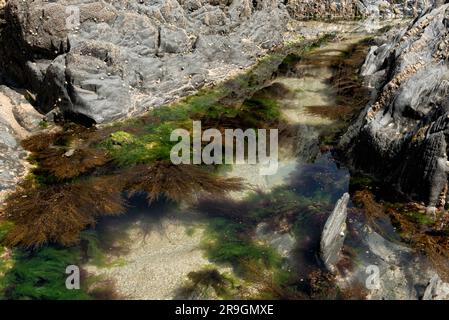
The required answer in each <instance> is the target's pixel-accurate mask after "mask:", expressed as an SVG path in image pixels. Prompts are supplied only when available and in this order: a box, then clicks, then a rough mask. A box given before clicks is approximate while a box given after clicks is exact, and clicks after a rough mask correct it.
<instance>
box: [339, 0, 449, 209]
mask: <svg viewBox="0 0 449 320" xmlns="http://www.w3.org/2000/svg"><path fill="white" fill-rule="evenodd" d="M378 42H379V43H378V44H377V45H376V46H373V47H372V48H371V50H370V53H369V55H368V57H367V59H366V62H365V65H364V66H363V67H362V70H361V73H362V75H363V76H365V79H366V82H367V84H368V85H369V86H370V87H371V88H372V89H373V99H372V101H371V103H370V104H369V105H368V106H367V107H366V108H365V110H364V111H363V112H362V114H361V115H360V117H359V118H358V119H357V121H356V122H355V123H354V124H353V125H352V126H351V128H350V129H349V131H348V132H347V133H346V134H345V135H344V136H343V138H342V140H341V145H340V146H341V149H342V150H343V151H344V153H345V157H346V158H347V160H348V163H349V164H350V166H351V167H352V168H353V169H355V170H362V171H364V172H365V173H368V174H371V175H373V176H375V177H377V178H378V179H380V180H382V181H384V182H386V183H388V184H391V185H394V186H395V187H396V189H397V190H399V191H400V192H402V193H404V194H405V195H407V196H408V197H410V198H411V199H413V200H417V201H422V202H424V203H425V204H426V205H428V206H429V207H431V208H434V207H441V208H442V207H444V206H445V203H446V197H447V191H448V172H449V162H448V156H447V153H448V143H447V142H448V141H449V140H448V135H449V103H448V102H449V100H448V99H447V98H448V90H449V81H448V80H449V68H448V57H449V5H448V4H446V5H442V6H440V7H438V8H436V9H433V10H432V11H430V10H429V11H428V12H426V13H425V14H423V15H422V16H421V17H420V18H419V19H416V20H415V21H413V23H412V24H411V25H410V26H409V27H407V28H405V29H403V30H399V31H398V30H392V32H390V33H389V34H388V35H387V36H384V37H382V38H380V39H378Z"/></svg>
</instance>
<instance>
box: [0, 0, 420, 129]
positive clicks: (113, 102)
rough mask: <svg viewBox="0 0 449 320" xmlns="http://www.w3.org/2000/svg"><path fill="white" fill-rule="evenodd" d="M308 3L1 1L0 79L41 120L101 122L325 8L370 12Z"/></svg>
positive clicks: (222, 65)
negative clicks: (30, 99)
mask: <svg viewBox="0 0 449 320" xmlns="http://www.w3.org/2000/svg"><path fill="white" fill-rule="evenodd" d="M316 2H317V1H306V0H302V1H288V2H285V1H281V0H257V1H250V0H151V1H149V0H142V1H135V0H121V1H117V0H108V1H90V0H59V1H53V2H48V1H44V0H34V1H31V0H10V1H8V4H7V5H6V7H5V8H4V9H2V10H1V11H0V73H3V77H4V78H5V79H6V80H7V81H8V83H9V84H13V85H16V86H21V87H24V88H27V89H29V90H30V91H32V92H33V93H34V94H35V95H36V100H37V106H38V109H39V111H41V112H42V113H44V114H49V115H53V114H57V113H61V114H62V115H64V116H66V117H67V118H73V119H75V120H79V121H81V122H90V123H104V122H110V121H113V120H116V119H120V118H125V117H129V116H133V115H136V114H140V113H143V112H145V111H146V110H148V109H149V108H154V107H159V106H161V105H163V104H167V103H170V102H172V101H174V100H176V99H178V98H180V97H183V96H186V95H189V94H191V93H193V92H195V91H196V90H198V89H200V88H202V87H203V86H205V85H207V84H208V83H210V82H213V81H218V80H223V79H224V78H225V77H226V75H227V74H230V73H231V72H232V71H235V70H239V69H240V68H245V67H248V66H250V65H252V64H253V63H254V62H255V61H256V59H257V57H258V56H260V55H262V54H263V53H264V52H266V50H269V49H271V48H273V47H274V46H276V45H279V44H282V43H283V42H284V41H285V40H286V39H285V36H286V33H287V32H288V31H292V30H290V29H289V28H290V27H291V24H290V22H291V21H292V19H295V18H297V17H300V16H309V17H310V16H314V15H315V16H316V14H318V15H319V14H324V13H325V12H327V11H326V10H328V9H329V8H332V10H333V11H332V14H331V16H333V17H335V18H337V17H340V16H341V15H342V16H343V17H345V18H351V19H352V18H353V16H354V13H355V12H356V11H357V10H358V9H357V8H358V7H357V6H361V7H364V8H365V7H366V6H367V5H368V4H369V5H376V4H378V3H380V2H379V1H378V0H376V1H355V0H354V1H328V0H326V1H318V2H319V4H316ZM393 2H394V3H395V2H396V1H393V0H391V1H388V2H387V3H393ZM335 3H336V7H335V8H334V4H335ZM420 3H421V2H420ZM317 8H319V10H321V11H319V12H318V13H317V12H316V10H317ZM323 8H324V9H323ZM401 8H402V7H400V8H399V9H398V10H399V12H400V13H399V15H403V14H404V12H405V11H404V10H402V9H401ZM420 8H421V7H420ZM76 9H78V10H79V25H78V24H77V23H74V22H76V16H77V15H76V14H75V15H74V14H73V12H74V10H75V11H76ZM421 9H422V8H421ZM323 10H324V11H323ZM365 11H366V14H368V15H370V14H372V12H371V11H370V10H365ZM320 12H321V13H320ZM325 16H326V17H328V12H327V13H326V14H325Z"/></svg>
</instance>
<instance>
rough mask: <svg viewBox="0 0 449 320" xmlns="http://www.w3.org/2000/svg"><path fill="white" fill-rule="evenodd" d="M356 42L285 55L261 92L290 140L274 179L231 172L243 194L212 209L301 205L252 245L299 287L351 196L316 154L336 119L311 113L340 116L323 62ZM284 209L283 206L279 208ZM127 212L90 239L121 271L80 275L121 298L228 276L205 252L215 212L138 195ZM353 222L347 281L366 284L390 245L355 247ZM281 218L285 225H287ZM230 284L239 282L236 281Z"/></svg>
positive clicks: (329, 161) (345, 178)
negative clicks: (273, 104) (271, 252)
mask: <svg viewBox="0 0 449 320" xmlns="http://www.w3.org/2000/svg"><path fill="white" fill-rule="evenodd" d="M363 38H364V35H363V34H357V33H354V34H350V35H349V36H348V37H347V38H344V39H339V40H336V41H333V42H330V43H328V44H326V45H323V46H322V47H321V48H318V49H314V50H313V51H312V52H310V53H307V54H306V55H305V56H301V57H299V56H294V55H293V56H287V57H286V58H285V60H284V63H282V64H281V65H280V66H279V69H278V71H277V72H276V73H275V75H276V76H275V77H274V78H272V79H271V80H270V82H269V83H267V85H266V87H265V88H264V92H267V90H268V92H271V93H272V98H273V99H276V101H277V102H278V103H279V105H280V106H281V113H282V117H283V118H284V119H285V120H286V121H287V122H288V123H289V125H290V126H291V127H292V128H293V136H289V137H288V138H285V137H281V139H287V140H284V141H283V140H281V141H280V145H281V149H280V156H279V168H278V171H277V173H276V174H274V175H271V176H262V175H260V174H259V169H260V167H259V165H249V164H243V165H234V166H232V168H230V169H229V168H228V170H224V171H223V173H222V174H223V175H226V176H230V177H241V178H244V179H245V182H246V183H247V185H248V188H247V189H245V190H244V191H242V192H234V193H232V194H231V195H230V197H231V199H232V200H233V203H232V206H231V202H229V200H226V201H228V202H226V201H224V202H217V203H218V206H219V205H220V203H222V205H223V206H225V207H226V206H228V205H229V206H231V207H229V208H227V210H230V211H232V210H234V209H235V210H237V211H239V210H240V211H243V214H245V213H246V212H245V210H247V211H248V212H249V211H250V210H252V209H254V208H253V207H252V206H253V204H252V203H251V201H250V200H248V199H252V198H254V197H255V196H258V195H259V197H262V198H263V197H266V198H267V199H275V200H276V201H278V202H280V203H282V202H283V200H284V198H283V197H290V198H294V199H296V200H298V201H299V202H300V205H299V208H300V209H295V210H296V211H295V210H294V211H293V212H287V213H285V212H275V214H274V216H273V217H265V218H264V219H262V220H261V221H259V222H257V225H253V226H251V228H250V229H251V230H252V231H251V235H250V236H251V239H252V241H253V242H254V243H263V244H264V245H268V246H271V247H272V248H274V249H275V250H276V251H277V252H278V254H279V255H280V256H282V257H283V258H284V263H283V267H282V268H283V269H284V270H288V272H289V273H290V274H292V275H293V276H294V277H295V278H297V279H300V281H301V282H302V281H304V279H306V278H307V277H308V275H309V274H310V273H311V272H312V271H316V270H322V268H323V266H322V264H321V262H320V259H319V256H318V255H319V254H318V253H319V242H320V235H321V232H322V229H323V226H324V223H325V221H326V219H327V217H328V215H329V214H330V212H331V211H332V209H333V206H334V205H335V203H336V201H337V200H338V199H339V198H340V197H341V196H342V195H343V194H344V193H345V192H348V190H349V180H350V174H349V172H348V170H347V169H346V168H344V167H342V166H341V165H340V164H339V163H338V162H337V161H336V160H335V159H334V157H333V155H332V152H331V151H330V148H322V146H320V143H321V142H320V137H322V136H323V135H326V134H328V133H329V132H334V131H338V130H340V129H341V128H342V122H341V120H333V119H330V118H327V117H325V116H320V113H319V112H310V110H313V108H314V107H320V108H321V109H322V108H325V109H326V108H329V109H332V108H338V106H337V103H336V92H335V90H334V88H333V87H332V86H331V84H330V82H329V79H330V78H331V77H332V75H333V74H334V71H335V70H334V69H333V68H332V66H331V65H330V63H329V61H331V60H332V58H335V57H337V56H339V55H341V54H342V52H345V50H347V49H348V48H349V47H350V46H351V45H352V44H354V43H357V42H359V41H360V40H362V39H363ZM260 195H263V196H260ZM218 200H220V199H217V201H218ZM288 201H290V200H288V199H287V198H286V199H285V202H286V203H288ZM268 203H270V202H269V201H268ZM130 205H131V208H130V210H129V212H128V213H127V214H126V215H124V216H123V217H119V218H108V219H104V221H102V222H100V223H99V225H98V228H97V230H98V232H97V234H96V237H97V238H98V239H99V243H100V245H101V246H102V249H103V250H104V251H105V253H106V254H107V256H108V257H109V258H110V261H114V260H115V261H116V260H117V259H118V260H119V261H121V262H122V263H112V264H109V265H108V266H106V267H105V266H98V265H97V266H94V265H93V263H92V261H91V262H90V263H87V264H86V266H85V267H86V269H87V270H88V271H89V272H90V273H92V274H96V275H102V276H104V277H106V278H108V279H112V280H114V281H115V287H116V290H117V292H118V293H119V294H120V295H121V296H122V297H127V298H132V299H171V298H175V297H177V296H178V292H179V288H180V287H182V286H183V285H184V284H185V283H186V279H187V275H188V274H189V273H190V272H192V271H200V270H203V269H204V267H207V266H209V267H210V266H212V267H214V268H217V269H218V270H219V271H222V272H230V273H232V272H233V268H232V263H217V261H213V260H210V259H209V258H208V256H207V254H206V251H205V250H204V248H205V247H204V243H205V238H204V237H205V233H206V232H207V230H208V225H209V223H210V222H212V221H213V218H212V217H213V216H214V215H213V214H214V212H211V211H214V210H216V209H214V208H213V207H212V208H207V209H206V210H205V212H207V213H208V214H209V216H210V215H211V213H212V217H210V218H208V215H206V216H204V213H205V212H198V211H197V210H196V209H195V208H194V207H192V206H189V205H187V204H183V205H181V206H180V207H176V206H174V205H171V204H168V203H165V202H163V201H159V202H157V203H154V204H152V205H151V206H148V204H147V202H146V199H145V197H144V196H138V197H134V198H133V199H131V201H130ZM269 205H270V204H268V206H269ZM350 206H351V205H350ZM206 207H207V206H206ZM242 208H243V209H242ZM268 209H271V210H276V209H275V208H268ZM200 211H201V210H200ZM203 211H204V210H203ZM278 213H279V214H281V216H280V217H278ZM350 216H351V219H352V221H350V224H349V230H350V233H351V234H350V235H349V236H348V240H347V241H346V245H345V246H346V249H347V250H352V251H354V252H355V254H353V260H354V261H355V264H356V267H355V269H356V270H355V271H353V273H352V274H349V275H348V279H349V280H348V279H346V280H347V281H349V282H350V283H353V282H354V279H355V281H358V282H363V281H364V278H363V277H364V276H365V275H364V269H363V267H364V264H363V263H365V262H366V261H369V263H378V259H379V255H374V256H373V255H371V254H370V250H374V251H376V250H377V252H381V253H382V252H387V251H388V250H387V249H391V248H389V247H388V246H389V244H388V243H387V244H385V243H381V244H379V245H377V246H375V247H373V248H370V247H369V246H367V245H365V244H362V243H361V241H362V240H361V237H360V236H359V234H365V233H364V232H365V230H362V228H363V227H364V223H363V217H357V216H353V215H351V214H350ZM279 219H280V220H281V221H280V222H279V221H278V220H279ZM282 219H284V220H288V222H286V223H284V222H283V220H282ZM381 223H382V228H383V229H385V230H386V231H387V233H388V234H389V235H390V236H391V237H392V238H395V239H397V235H396V234H395V231H394V230H393V228H392V226H391V223H390V222H389V221H383V222H381ZM270 225H275V227H273V226H270ZM285 225H286V226H285ZM368 236H370V237H375V236H376V234H375V233H372V232H371V231H369V232H368ZM362 238H363V237H362ZM376 239H377V238H376ZM378 242H379V241H378ZM382 250H384V251H382ZM386 250H387V251H386ZM394 250H396V249H395V248H393V249H392V250H390V251H391V252H393V251H394ZM398 250H399V249H397V250H396V251H398ZM401 250H402V249H401ZM404 250H405V249H404ZM390 251H388V252H390ZM405 251H406V250H405ZM381 255H382V254H380V256H381ZM376 259H377V260H376ZM361 261H365V262H361ZM357 264H358V265H357ZM234 276H235V277H238V275H237V274H235V275H234ZM346 280H345V281H346ZM298 287H299V288H300V287H301V285H299V286H298ZM404 290H406V289H404Z"/></svg>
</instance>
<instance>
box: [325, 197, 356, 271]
mask: <svg viewBox="0 0 449 320" xmlns="http://www.w3.org/2000/svg"><path fill="white" fill-rule="evenodd" d="M348 202H349V194H348V193H345V194H344V195H343V197H341V199H340V200H338V201H337V204H336V205H335V208H334V211H332V214H331V215H330V216H329V218H328V220H327V221H326V224H325V225H324V230H323V234H322V236H321V242H320V255H321V259H322V260H323V262H324V265H325V266H326V268H327V269H328V270H329V271H331V272H334V271H335V265H336V263H337V262H338V260H339V258H340V251H341V248H342V247H343V242H344V240H345V235H346V217H347V215H348V210H347V209H348Z"/></svg>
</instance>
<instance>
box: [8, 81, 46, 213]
mask: <svg viewBox="0 0 449 320" xmlns="http://www.w3.org/2000/svg"><path fill="white" fill-rule="evenodd" d="M41 119H42V116H41V115H40V114H39V113H38V112H37V111H36V110H34V108H33V107H32V106H31V105H30V104H29V103H28V102H27V101H26V100H25V99H24V98H23V97H22V96H21V95H20V94H18V93H17V92H15V91H13V90H11V89H9V88H7V87H5V86H2V85H0V207H1V206H2V205H3V204H4V199H5V197H6V196H7V194H8V193H9V192H10V191H11V190H13V189H14V188H15V187H16V186H17V183H18V182H19V180H20V179H21V178H22V177H23V176H24V175H26V173H27V172H28V168H29V164H28V163H27V161H26V159H25V158H26V155H27V153H26V152H25V150H24V149H23V148H22V147H21V145H20V140H21V139H23V138H26V137H27V136H29V135H30V134H31V133H34V132H36V131H37V130H38V128H39V122H40V120H41Z"/></svg>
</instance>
